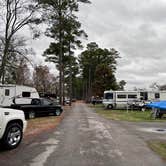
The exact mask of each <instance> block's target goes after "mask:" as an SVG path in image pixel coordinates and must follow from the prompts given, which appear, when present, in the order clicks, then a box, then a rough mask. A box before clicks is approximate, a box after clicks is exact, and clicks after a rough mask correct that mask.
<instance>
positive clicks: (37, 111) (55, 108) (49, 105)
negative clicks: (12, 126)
mask: <svg viewBox="0 0 166 166" xmlns="http://www.w3.org/2000/svg"><path fill="white" fill-rule="evenodd" d="M11 108H14V109H20V110H22V111H23V112H24V114H25V117H26V119H31V118H35V117H36V116H41V115H48V114H50V113H52V114H54V115H56V116H60V115H61V113H62V112H63V109H62V108H61V106H60V105H57V104H56V103H55V102H53V101H51V100H49V99H45V98H33V99H31V102H30V104H12V105H11Z"/></svg>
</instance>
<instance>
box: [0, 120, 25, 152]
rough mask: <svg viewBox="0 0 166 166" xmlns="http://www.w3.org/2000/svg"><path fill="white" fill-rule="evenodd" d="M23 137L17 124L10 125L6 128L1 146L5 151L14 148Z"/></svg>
mask: <svg viewBox="0 0 166 166" xmlns="http://www.w3.org/2000/svg"><path fill="white" fill-rule="evenodd" d="M22 136H23V129H22V127H21V126H20V125H19V124H18V123H11V124H9V125H8V126H7V128H6V131H5V134H4V136H3V138H2V144H3V146H4V148H5V149H14V148H16V147H17V146H18V145H19V144H20V142H21V140H22Z"/></svg>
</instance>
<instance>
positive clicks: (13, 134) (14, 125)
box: [0, 108, 27, 149]
mask: <svg viewBox="0 0 166 166" xmlns="http://www.w3.org/2000/svg"><path fill="white" fill-rule="evenodd" d="M26 125H27V122H26V120H25V116H24V113H23V111H21V110H15V109H8V108H0V143H1V144H2V146H3V147H4V148H6V149H14V148H16V147H17V146H18V145H19V144H20V142H21V140H22V137H23V132H24V130H25V128H26Z"/></svg>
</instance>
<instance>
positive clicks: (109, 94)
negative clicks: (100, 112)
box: [104, 93, 113, 99]
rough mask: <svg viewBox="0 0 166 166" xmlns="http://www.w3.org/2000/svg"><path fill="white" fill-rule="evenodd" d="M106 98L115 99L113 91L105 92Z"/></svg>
mask: <svg viewBox="0 0 166 166" xmlns="http://www.w3.org/2000/svg"><path fill="white" fill-rule="evenodd" d="M104 99H113V93H105V94H104Z"/></svg>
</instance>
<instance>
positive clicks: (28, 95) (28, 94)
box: [22, 92, 31, 97]
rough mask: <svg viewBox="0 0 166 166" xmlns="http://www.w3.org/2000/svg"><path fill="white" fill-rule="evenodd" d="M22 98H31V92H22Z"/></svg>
mask: <svg viewBox="0 0 166 166" xmlns="http://www.w3.org/2000/svg"><path fill="white" fill-rule="evenodd" d="M22 97H31V92H22Z"/></svg>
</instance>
